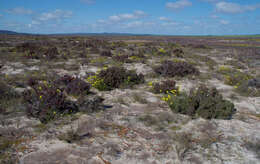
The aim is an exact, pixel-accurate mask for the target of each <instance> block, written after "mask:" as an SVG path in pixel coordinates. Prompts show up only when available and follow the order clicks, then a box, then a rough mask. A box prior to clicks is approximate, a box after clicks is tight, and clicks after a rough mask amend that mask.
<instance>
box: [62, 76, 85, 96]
mask: <svg viewBox="0 0 260 164" xmlns="http://www.w3.org/2000/svg"><path fill="white" fill-rule="evenodd" d="M89 90H90V84H89V83H86V82H85V81H83V80H81V79H79V78H75V79H73V80H72V81H71V82H69V83H68V84H67V86H66V88H65V91H66V92H67V93H68V94H73V95H80V94H88V93H89Z"/></svg>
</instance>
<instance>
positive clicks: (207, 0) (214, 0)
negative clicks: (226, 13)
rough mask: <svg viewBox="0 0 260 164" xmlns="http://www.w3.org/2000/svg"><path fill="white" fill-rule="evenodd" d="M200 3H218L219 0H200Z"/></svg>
mask: <svg viewBox="0 0 260 164" xmlns="http://www.w3.org/2000/svg"><path fill="white" fill-rule="evenodd" d="M201 1H204V2H211V3H213V2H218V1H220V0H201Z"/></svg>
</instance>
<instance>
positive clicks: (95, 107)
mask: <svg viewBox="0 0 260 164" xmlns="http://www.w3.org/2000/svg"><path fill="white" fill-rule="evenodd" d="M103 101H104V99H103V98H101V97H99V96H91V97H82V98H80V99H79V100H78V102H77V104H78V106H79V110H80V111H81V112H86V113H93V112H98V111H101V110H104V109H105V107H104V105H103Z"/></svg>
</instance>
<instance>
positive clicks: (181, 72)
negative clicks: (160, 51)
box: [154, 60, 199, 77]
mask: <svg viewBox="0 0 260 164" xmlns="http://www.w3.org/2000/svg"><path fill="white" fill-rule="evenodd" d="M154 71H155V72H156V73H157V74H159V75H162V76H167V77H174V76H180V77H184V76H186V75H189V74H195V75H196V74H199V71H198V69H196V68H195V67H194V66H192V65H191V64H189V63H187V62H184V61H179V62H173V61H169V60H166V61H163V62H162V64H161V65H160V66H157V67H155V68H154Z"/></svg>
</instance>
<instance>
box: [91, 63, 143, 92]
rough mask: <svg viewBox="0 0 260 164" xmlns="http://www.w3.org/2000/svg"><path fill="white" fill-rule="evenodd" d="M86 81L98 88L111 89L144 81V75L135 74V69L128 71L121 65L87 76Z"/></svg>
mask: <svg viewBox="0 0 260 164" xmlns="http://www.w3.org/2000/svg"><path fill="white" fill-rule="evenodd" d="M87 81H88V82H89V83H91V84H92V86H93V87H95V88H97V89H99V90H112V89H114V88H120V87H132V86H133V85H135V84H140V83H144V75H143V74H139V75H137V74H136V72H135V71H128V70H126V69H124V68H123V67H110V68H108V69H104V70H102V71H101V72H100V73H99V74H97V75H95V76H90V77H88V78H87Z"/></svg>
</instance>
